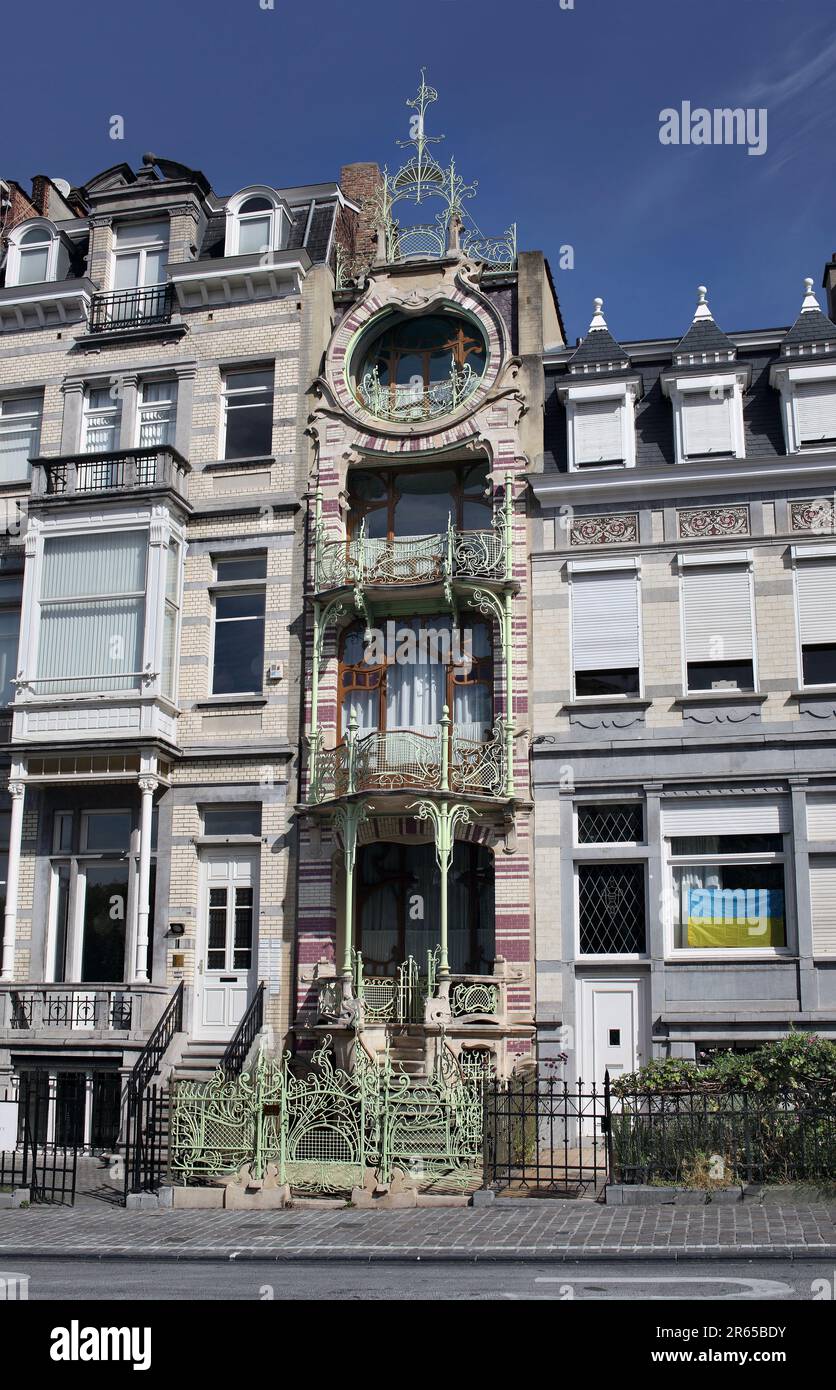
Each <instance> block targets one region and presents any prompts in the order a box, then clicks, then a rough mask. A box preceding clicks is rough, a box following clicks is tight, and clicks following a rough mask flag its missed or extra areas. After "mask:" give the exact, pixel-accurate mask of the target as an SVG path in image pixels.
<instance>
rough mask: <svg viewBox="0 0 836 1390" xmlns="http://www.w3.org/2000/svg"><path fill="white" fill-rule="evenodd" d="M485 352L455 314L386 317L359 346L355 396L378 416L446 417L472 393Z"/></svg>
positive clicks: (474, 332)
mask: <svg viewBox="0 0 836 1390" xmlns="http://www.w3.org/2000/svg"><path fill="white" fill-rule="evenodd" d="M487 355H488V353H487V346H486V343H485V339H484V337H483V335H482V333H481V332H480V330H479V329H478V328H477V327H476V325H475V324H473V323H472V322H470V320H468V319H466V318H464V317H463V316H461V315H453V314H428V315H427V316H426V317H424V318H417V319H416V318H399V319H396V320H394V321H393V320H392V319H391V318H389V319H388V321H387V326H386V327H385V328H383V329H382V330H381V331H380V332H379V333H377V334H376V335H375V336H374V337H372V338H371V339H369V338H367V339H366V341H365V343H364V344H362V345H361V347H360V351H359V357H358V361H357V370H356V371H355V373H354V376H355V391H356V394H357V398H358V400H359V401H360V403H361V405H364V406H365V407H366V409H367V410H368V411H370V412H371V414H372V415H375V416H376V417H377V418H378V419H380V420H393V421H402V422H409V421H411V420H430V419H432V418H433V417H434V416H436V415H449V414H450V413H451V412H452V411H454V410H456V409H457V408H458V407H459V406H460V405H461V404H462V403H463V402H464V401H465V400H467V398H468V396H470V395H472V393H473V392H474V391H475V389H476V387H477V386H478V384H479V382H480V381H481V379H482V375H483V373H484V370H485V364H486V362H487Z"/></svg>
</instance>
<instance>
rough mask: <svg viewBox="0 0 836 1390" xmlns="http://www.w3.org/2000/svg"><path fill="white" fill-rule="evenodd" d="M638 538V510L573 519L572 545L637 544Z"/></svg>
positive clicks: (570, 537) (570, 541)
mask: <svg viewBox="0 0 836 1390" xmlns="http://www.w3.org/2000/svg"><path fill="white" fill-rule="evenodd" d="M638 539H639V516H638V512H610V513H608V514H607V515H605V516H576V517H573V519H572V529H571V531H570V533H569V544H570V545H627V544H633V545H635V544H637V543H638Z"/></svg>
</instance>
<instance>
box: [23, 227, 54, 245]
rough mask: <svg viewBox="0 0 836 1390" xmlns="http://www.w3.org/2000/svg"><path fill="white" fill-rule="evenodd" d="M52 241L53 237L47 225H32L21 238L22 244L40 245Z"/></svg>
mask: <svg viewBox="0 0 836 1390" xmlns="http://www.w3.org/2000/svg"><path fill="white" fill-rule="evenodd" d="M51 241H52V237H51V236H50V234H49V232H48V231H47V230H46V228H45V227H30V229H29V231H28V232H24V233H23V235H22V237H21V238H20V245H21V246H40V245H42V244H43V243H44V242H46V243H47V245H48V244H49V243H50V242H51Z"/></svg>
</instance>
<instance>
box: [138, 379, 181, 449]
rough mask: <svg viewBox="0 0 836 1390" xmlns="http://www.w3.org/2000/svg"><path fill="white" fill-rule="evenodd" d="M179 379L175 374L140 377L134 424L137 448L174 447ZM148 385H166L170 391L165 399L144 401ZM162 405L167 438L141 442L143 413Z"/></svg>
mask: <svg viewBox="0 0 836 1390" xmlns="http://www.w3.org/2000/svg"><path fill="white" fill-rule="evenodd" d="M179 385H180V383H179V380H178V378H177V376H176V375H174V376H169V375H162V376H144V377H140V379H139V381H138V382H137V389H136V422H135V426H134V437H135V440H136V447H137V449H170V448H173V447H174V442H175V439H176V436H177V406H178V395H179ZM149 386H168V387H170V388H171V389H170V392H169V396H168V399H167V400H165V401H154V402H150V401H148V402H146V401H145V400H143V396H144V394H145V390H146V388H147V387H149ZM160 407H164V408H166V409H167V410H168V412H169V413H168V418H167V419H166V420H165V422H164V423H165V426H166V434H167V438H166V439H165V440H164V441H163V443H162V444H143V443H142V426H143V424H144V423H145V421H144V418H143V415H144V413H147V412H149V411H151V410H153V409H155V408H156V409H159V408H160Z"/></svg>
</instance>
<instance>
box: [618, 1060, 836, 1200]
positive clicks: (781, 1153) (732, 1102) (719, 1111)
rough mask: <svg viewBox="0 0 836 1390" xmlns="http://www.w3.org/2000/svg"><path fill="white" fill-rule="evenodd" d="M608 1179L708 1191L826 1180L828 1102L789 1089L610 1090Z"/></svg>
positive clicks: (833, 1107) (832, 1120)
mask: <svg viewBox="0 0 836 1390" xmlns="http://www.w3.org/2000/svg"><path fill="white" fill-rule="evenodd" d="M611 1143H612V1178H613V1181H614V1182H621V1183H630V1184H632V1183H660V1182H661V1183H671V1184H683V1183H684V1184H685V1185H686V1186H688V1187H695V1188H698V1189H701V1188H704V1189H705V1190H711V1188H712V1187H723V1186H733V1185H737V1184H740V1183H744V1182H776V1183H780V1182H809V1181H815V1180H821V1179H824V1180H832V1178H833V1174H834V1172H836V1103H834V1100H833V1097H832V1096H828V1095H827V1094H823V1095H822V1098H821V1101H817V1100H812V1099H810V1098H809V1097H807V1098H800V1097H799V1096H798V1095H797V1094H793V1093H792V1092H789V1091H788V1092H785V1093H779V1094H777V1095H775V1094H766V1095H765V1094H762V1093H758V1092H751V1091H721V1090H719V1089H716V1088H711V1087H705V1088H702V1089H698V1090H677V1091H672V1090H669V1091H629V1090H626V1089H624V1088H623V1087H622V1086H621V1085H620V1084H616V1086H615V1088H614V1092H613V1096H612V1126H611Z"/></svg>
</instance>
